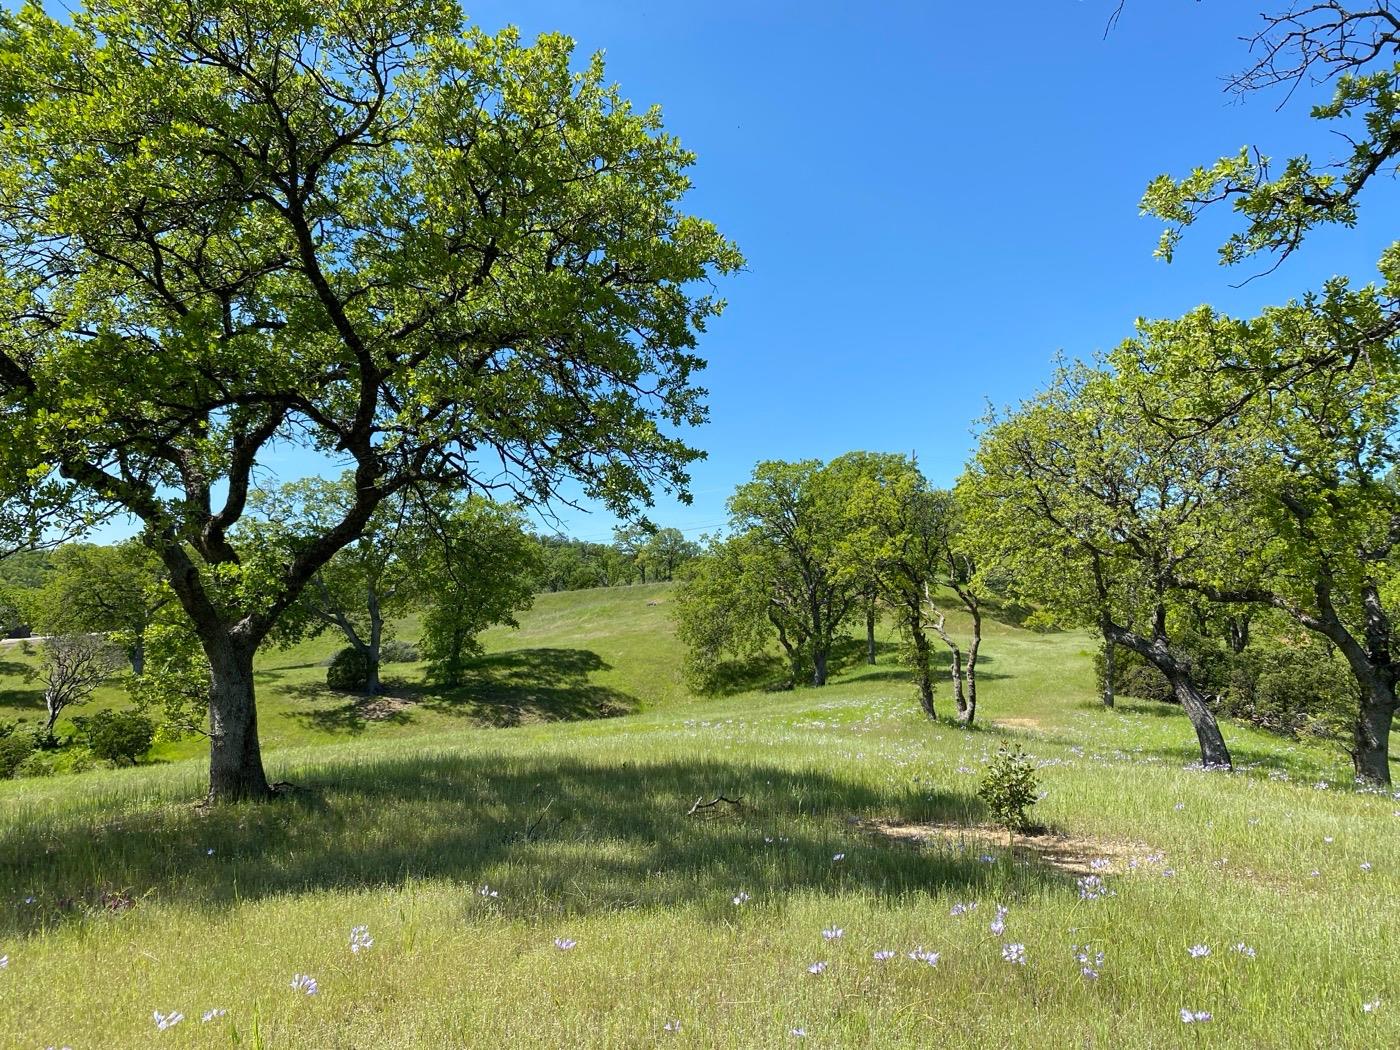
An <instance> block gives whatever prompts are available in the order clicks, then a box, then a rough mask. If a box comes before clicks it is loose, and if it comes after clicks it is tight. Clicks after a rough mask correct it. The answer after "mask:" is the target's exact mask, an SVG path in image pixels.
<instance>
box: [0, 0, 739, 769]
mask: <svg viewBox="0 0 1400 1050" xmlns="http://www.w3.org/2000/svg"><path fill="white" fill-rule="evenodd" d="M0 52H3V53H4V62H3V64H0V106H3V108H4V109H5V112H6V114H7V116H6V119H5V120H4V121H3V122H2V123H0V217H3V221H0V255H3V256H4V258H5V259H6V260H7V265H6V267H5V270H4V274H3V276H0V418H3V419H4V422H5V425H4V428H3V440H0V508H9V507H10V506H11V505H12V504H13V505H16V506H18V507H19V508H20V509H21V510H22V511H25V512H26V514H25V515H21V517H26V516H27V517H32V516H33V514H36V513H42V512H43V511H44V510H45V509H46V507H47V505H48V504H49V503H51V502H56V503H58V504H60V505H62V504H63V503H65V502H66V503H67V505H68V506H69V507H71V508H72V509H73V510H74V511H75V512H76V513H82V512H86V511H89V510H91V511H93V512H96V511H99V510H107V509H115V510H119V511H121V512H126V513H130V514H132V515H134V516H136V517H138V518H140V519H141V521H142V523H143V525H144V526H145V532H144V536H145V538H146V539H147V541H148V542H150V543H152V544H154V545H155V546H156V548H157V550H158V553H159V555H160V558H161V560H162V562H163V563H164V564H165V565H166V566H167V567H168V568H169V569H170V571H171V573H172V575H175V576H178V579H179V580H180V586H179V588H178V594H179V598H180V602H181V604H182V606H183V607H184V609H185V612H186V613H187V614H188V615H189V616H190V617H191V619H192V620H194V621H195V622H196V623H197V625H198V628H199V634H200V637H201V639H202V640H203V642H204V644H205V645H206V646H207V647H209V648H210V649H211V650H215V649H216V650H218V651H219V653H220V656H219V658H218V659H215V660H214V662H213V665H212V666H213V668H214V669H215V671H216V673H217V674H219V675H220V676H221V677H222V678H223V680H222V681H221V685H222V686H223V687H224V688H221V689H219V690H216V691H215V694H214V695H217V696H218V697H220V702H221V705H222V707H221V710H220V711H219V712H217V713H216V715H217V717H218V718H219V719H220V720H221V721H222V722H225V723H227V724H228V725H230V726H231V727H243V728H246V729H248V730H250V731H251V730H253V727H254V724H255V722H254V719H253V709H254V699H253V696H252V690H251V687H250V686H246V685H244V684H243V683H244V682H245V680H246V679H245V677H244V675H243V674H242V673H240V671H239V670H238V665H239V664H246V663H247V661H248V660H249V659H251V652H252V651H253V649H254V648H256V646H257V645H258V644H259V643H260V642H261V641H262V640H263V639H265V638H266V637H267V636H268V635H269V633H270V632H271V631H272V630H273V629H274V627H275V626H276V624H277V622H278V620H279V618H280V617H281V615H282V614H283V613H284V612H285V611H286V610H287V609H288V607H289V606H290V605H291V604H292V603H293V602H294V601H295V600H296V598H297V597H298V595H299V594H300V592H301V591H302V589H303V588H304V587H305V586H306V584H307V583H308V582H309V581H310V580H311V578H312V576H313V575H314V574H315V573H316V572H317V571H318V570H320V569H321V568H322V567H323V566H325V565H326V563H327V562H328V561H329V560H330V558H331V557H332V556H333V555H334V554H335V553H336V552H337V551H338V550H340V549H341V548H343V547H345V546H346V545H347V544H348V543H350V542H351V541H353V540H354V539H355V537H356V536H357V535H359V534H360V532H361V531H362V529H363V527H364V526H365V524H366V523H367V521H368V519H369V517H370V515H372V514H373V513H374V511H375V510H376V509H377V508H378V506H379V505H380V504H381V503H383V502H385V501H386V500H388V499H389V498H390V497H392V496H394V495H395V494H396V493H400V492H404V491H407V490H409V489H413V490H415V491H419V492H424V493H428V494H431V493H432V492H435V491H449V492H460V491H463V490H471V489H478V490H479V489H483V488H486V487H490V488H491V489H492V490H493V491H505V492H509V493H511V494H512V495H513V496H514V497H515V498H516V499H517V500H519V501H520V502H522V503H526V502H528V503H537V502H540V501H542V500H547V499H549V498H550V497H552V496H556V495H559V494H561V493H567V494H568V496H569V497H570V498H573V497H575V496H582V497H584V498H590V499H596V500H598V501H600V502H601V503H603V504H604V505H605V506H607V507H608V508H609V509H610V510H612V511H614V512H616V513H618V514H621V515H626V514H629V513H631V512H633V511H634V510H635V509H636V507H637V506H639V505H642V504H645V503H647V502H649V500H650V499H651V496H652V492H653V490H654V489H657V488H661V489H666V490H670V491H677V492H679V493H680V494H681V495H682V496H683V497H684V496H685V489H686V486H687V484H688V482H689V475H688V467H689V464H690V463H692V462H693V461H694V460H695V459H696V458H697V457H698V456H699V455H700V453H699V451H698V450H696V449H694V448H692V447H690V446H689V445H688V444H686V442H685V441H684V440H682V439H681V438H680V437H678V436H675V435H676V433H677V432H678V431H680V430H681V429H682V428H686V427H690V426H693V425H696V424H699V423H700V422H702V421H703V419H704V418H705V416H706V408H705V405H704V402H703V395H704V392H703V390H701V389H700V388H699V387H698V386H697V385H696V383H695V381H694V377H695V375H696V373H697V372H698V370H699V369H701V368H702V367H703V365H704V362H703V360H702V359H701V358H700V357H698V356H697V355H696V353H695V349H696V346H697V342H698V338H699V336H700V334H701V333H702V332H703V331H704V329H705V326H706V324H707V323H708V322H709V321H710V320H711V319H713V318H714V317H716V316H717V315H718V314H719V313H720V312H721V310H722V307H723V302H722V300H721V299H719V298H718V296H717V294H716V293H715V281H716V279H717V278H719V277H721V276H723V275H726V274H730V273H733V272H734V271H736V270H738V269H739V268H740V267H741V266H742V262H743V260H742V257H741V256H740V254H739V252H738V251H737V249H736V248H735V247H734V245H733V244H731V243H730V242H729V241H727V240H726V239H725V238H724V237H723V236H721V235H720V233H719V232H718V231H717V230H716V229H715V228H714V226H713V225H712V224H710V223H708V222H706V221H704V220H702V219H699V218H696V217H694V216H691V215H688V214H686V212H685V211H684V210H683V208H682V202H683V200H684V198H685V196H686V194H687V192H688V190H689V189H690V179H689V175H688V170H689V168H690V167H691V165H692V163H693V161H694V157H693V156H692V154H691V153H689V152H688V151H687V150H685V149H684V148H683V147H682V146H681V144H680V142H679V141H678V140H677V139H676V138H675V137H674V136H673V135H670V134H668V133H667V132H666V131H665V129H664V128H663V126H662V122H661V116H660V112H659V110H657V109H655V108H652V109H646V110H640V111H639V110H636V109H634V108H633V107H632V106H631V105H630V104H629V103H628V102H627V100H626V99H624V98H623V97H622V95H621V93H620V91H619V90H618V89H617V87H615V86H614V85H613V84H612V83H611V81H610V80H609V79H608V77H607V75H606V72H605V69H604V66H603V61H602V57H601V54H599V55H594V56H592V57H590V58H588V59H586V60H578V59H577V58H576V56H575V54H574V44H573V42H572V41H571V40H569V39H568V38H566V37H563V36H560V35H556V34H546V35H542V36H540V37H539V38H538V39H537V40H536V41H535V42H534V43H533V44H524V43H522V41H521V39H520V35H519V33H518V32H517V31H516V30H514V29H506V30H503V31H501V32H499V33H496V34H494V35H493V34H488V33H486V32H483V31H481V30H479V29H475V28H469V27H467V26H466V25H465V24H464V20H463V15H462V12H461V10H460V8H459V7H458V5H457V4H455V3H452V2H448V0H421V2H420V0H412V2H405V3H388V4H373V3H365V2H363V0H333V2H326V3H309V2H306V0H267V2H259V3H233V2H231V0H218V2H215V3H212V4H208V5H200V6H199V7H198V8H197V9H195V10H194V12H193V16H192V13H191V9H190V8H189V7H188V6H180V5H174V6H172V5H167V4H157V3H151V2H149V0H102V2H101V3H93V4H92V5H91V6H90V7H89V8H87V9H83V10H77V11H74V12H72V13H71V15H69V14H66V13H65V14H64V15H63V16H62V17H51V16H50V15H49V14H48V13H46V11H45V10H44V8H43V7H42V5H39V4H27V5H25V6H24V7H23V9H22V10H20V11H19V12H18V13H16V14H15V15H14V16H13V17H7V18H6V19H4V20H3V24H0ZM36 244H43V245H46V246H49V248H48V249H46V250H44V251H38V252H36V251H34V250H33V246H34V245H36ZM639 377H645V378H644V379H640V380H639ZM287 447H300V448H303V449H311V450H315V451H317V452H321V453H332V454H335V455H342V456H344V457H346V458H347V459H348V460H350V461H351V469H352V470H353V472H354V478H355V486H354V498H353V502H352V504H351V506H350V507H349V509H348V510H347V511H346V512H345V513H344V515H343V516H341V517H339V518H338V519H337V520H335V521H334V522H333V523H329V524H328V525H327V527H324V528H319V529H317V530H314V531H313V532H309V533H307V534H305V535H302V536H300V537H298V542H297V543H295V544H293V545H291V546H290V547H288V548H279V547H277V546H276V545H273V544H266V543H263V542H262V537H261V536H260V531H261V530H259V529H258V528H255V527H250V528H247V529H245V530H242V531H240V530H238V529H237V525H238V524H239V522H240V521H245V512H246V511H247V510H248V506H249V503H248V495H249V492H250V491H251V490H252V489H253V488H254V487H255V485H254V479H255V477H257V476H258V475H259V474H260V473H261V472H263V471H264V470H265V469H266V468H267V466H268V460H269V456H270V455H271V454H272V451H273V449H278V454H279V455H280V454H281V450H282V449H285V448H287ZM8 519H9V515H8V514H6V515H5V521H0V525H5V528H4V529H3V530H0V531H3V532H4V533H5V534H6V535H8V534H9V533H10V532H12V531H14V530H12V529H10V528H9V527H8V524H7V522H8ZM224 708H226V709H224ZM242 738H243V737H242V732H241V731H231V732H230V733H215V734H213V735H212V736H211V737H210V740H211V747H212V748H213V749H214V750H215V751H219V750H220V749H221V748H223V747H224V746H225V741H231V740H234V739H239V740H241V739H242ZM240 754H241V756H243V757H242V758H238V759H236V760H232V761H230V762H214V763H211V771H220V770H226V771H227V773H226V775H225V774H220V775H221V776H224V780H225V782H224V783H220V784H217V785H215V786H216V791H219V792H223V791H227V792H229V793H230V794H239V793H245V794H259V795H263V794H265V793H266V788H265V777H264V776H263V774H262V771H261V770H253V769H251V768H250V767H251V765H252V764H253V763H252V756H253V755H255V754H256V751H255V749H251V748H249V749H245V750H244V751H242V752H241V753H240ZM240 763H241V764H240Z"/></svg>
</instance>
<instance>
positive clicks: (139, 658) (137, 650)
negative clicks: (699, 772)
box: [126, 634, 146, 678]
mask: <svg viewBox="0 0 1400 1050" xmlns="http://www.w3.org/2000/svg"><path fill="white" fill-rule="evenodd" d="M126 655H127V657H128V659H130V660H131V673H132V674H133V675H134V676H135V677H137V678H140V677H141V676H142V675H143V674H145V673H146V638H145V636H144V635H142V634H137V635H136V636H135V637H134V638H133V639H132V642H131V648H130V649H129V650H127V654H126Z"/></svg>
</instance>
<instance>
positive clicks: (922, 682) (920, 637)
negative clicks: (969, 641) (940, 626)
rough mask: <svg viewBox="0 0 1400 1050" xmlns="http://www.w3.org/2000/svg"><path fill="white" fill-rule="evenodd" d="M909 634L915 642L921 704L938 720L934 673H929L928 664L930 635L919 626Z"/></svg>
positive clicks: (916, 673)
mask: <svg viewBox="0 0 1400 1050" xmlns="http://www.w3.org/2000/svg"><path fill="white" fill-rule="evenodd" d="M909 635H910V638H911V639H912V640H913V642H914V681H915V682H916V683H917V684H918V687H919V706H920V707H922V708H923V709H924V714H926V715H928V716H929V717H930V718H932V719H933V720H934V721H937V720H938V712H937V711H935V710H934V709H933V675H931V674H930V673H929V666H928V665H929V652H928V636H927V635H925V634H924V632H923V629H922V628H921V627H917V626H916V627H914V628H913V629H911V630H910V632H909Z"/></svg>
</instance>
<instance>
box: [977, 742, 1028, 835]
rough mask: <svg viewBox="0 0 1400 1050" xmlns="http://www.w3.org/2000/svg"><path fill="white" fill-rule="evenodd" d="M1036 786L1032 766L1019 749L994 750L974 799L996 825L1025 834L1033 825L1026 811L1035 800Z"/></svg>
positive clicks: (1002, 748) (1000, 748)
mask: <svg viewBox="0 0 1400 1050" xmlns="http://www.w3.org/2000/svg"><path fill="white" fill-rule="evenodd" d="M1039 789H1040V783H1039V781H1038V780H1036V776H1035V766H1033V765H1032V764H1031V760H1030V759H1029V758H1028V757H1027V756H1026V753H1025V752H1024V751H1022V750H1021V749H1020V748H1019V747H1017V748H1014V749H1011V750H1008V749H1007V748H1005V747H999V748H997V753H996V757H995V758H993V759H992V760H991V762H989V763H988V764H987V773H986V775H985V776H984V777H983V778H982V784H981V786H980V787H979V788H978V789H977V797H978V798H980V799H981V800H982V801H983V802H985V803H986V805H987V808H988V809H989V810H991V811H992V816H993V818H995V820H996V822H997V823H998V824H1000V825H1001V826H1002V827H1004V828H1006V829H1007V830H1008V831H1014V832H1025V831H1029V830H1030V829H1031V827H1032V826H1033V825H1032V824H1031V818H1030V808H1031V807H1032V806H1034V805H1035V804H1036V802H1037V801H1038V794H1037V793H1038V791H1039Z"/></svg>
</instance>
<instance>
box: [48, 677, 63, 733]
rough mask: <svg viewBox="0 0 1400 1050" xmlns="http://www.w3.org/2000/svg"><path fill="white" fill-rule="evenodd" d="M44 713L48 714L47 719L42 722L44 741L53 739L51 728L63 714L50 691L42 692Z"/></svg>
mask: <svg viewBox="0 0 1400 1050" xmlns="http://www.w3.org/2000/svg"><path fill="white" fill-rule="evenodd" d="M44 711H45V712H46V713H47V714H48V719H47V720H46V721H45V722H44V739H45V740H52V739H53V726H54V723H55V722H57V721H58V716H59V715H61V714H62V713H63V705H62V704H61V703H60V702H59V701H58V699H57V697H56V696H55V695H54V693H53V692H51V691H50V690H47V689H46V690H44Z"/></svg>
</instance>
